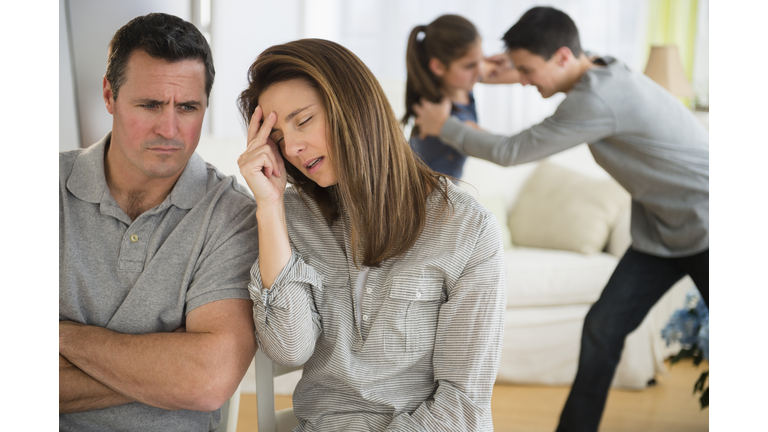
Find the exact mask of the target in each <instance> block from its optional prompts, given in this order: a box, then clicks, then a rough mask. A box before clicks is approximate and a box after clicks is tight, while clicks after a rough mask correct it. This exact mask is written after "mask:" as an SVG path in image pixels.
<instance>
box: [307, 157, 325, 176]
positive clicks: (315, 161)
mask: <svg viewBox="0 0 768 432" xmlns="http://www.w3.org/2000/svg"><path fill="white" fill-rule="evenodd" d="M324 161H325V157H324V156H320V157H319V158H316V159H312V160H311V161H309V163H308V164H307V165H306V166H305V168H306V169H307V173H308V174H314V173H316V172H317V170H319V169H320V165H322V164H323V162H324ZM313 164H314V165H313Z"/></svg>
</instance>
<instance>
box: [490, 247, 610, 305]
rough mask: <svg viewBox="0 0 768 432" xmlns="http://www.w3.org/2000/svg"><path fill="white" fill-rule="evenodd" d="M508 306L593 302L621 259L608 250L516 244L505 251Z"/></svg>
mask: <svg viewBox="0 0 768 432" xmlns="http://www.w3.org/2000/svg"><path fill="white" fill-rule="evenodd" d="M504 259H505V261H506V266H507V284H508V291H507V307H528V306H556V305H569V304H592V303H594V302H595V301H596V300H597V299H598V297H600V293H601V292H602V291H603V288H604V287H605V284H606V283H607V282H608V279H609V278H610V276H611V274H612V273H613V269H614V268H616V265H617V264H618V263H619V259H618V258H617V257H615V256H613V255H610V254H607V253H597V254H592V255H584V254H580V253H576V252H569V251H558V250H549V249H536V248H525V247H515V248H514V249H513V250H510V251H506V252H505V254H504Z"/></svg>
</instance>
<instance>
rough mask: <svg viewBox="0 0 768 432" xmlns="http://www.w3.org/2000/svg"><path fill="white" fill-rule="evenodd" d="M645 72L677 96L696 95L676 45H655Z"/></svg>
mask: <svg viewBox="0 0 768 432" xmlns="http://www.w3.org/2000/svg"><path fill="white" fill-rule="evenodd" d="M645 74H646V75H647V76H648V77H650V78H651V79H652V80H654V81H656V82H657V83H658V84H659V85H660V86H662V87H664V88H665V89H667V90H669V92H670V93H672V94H673V95H675V96H681V97H694V96H695V95H696V94H695V93H694V92H693V88H692V87H691V84H690V83H689V82H688V79H687V78H686V77H685V72H683V64H682V62H681V61H680V54H679V53H678V51H677V46H675V45H664V46H653V47H651V55H650V56H649V57H648V64H647V65H646V66H645Z"/></svg>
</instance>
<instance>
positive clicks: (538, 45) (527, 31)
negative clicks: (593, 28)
mask: <svg viewBox="0 0 768 432" xmlns="http://www.w3.org/2000/svg"><path fill="white" fill-rule="evenodd" d="M502 40H504V44H505V45H506V47H507V50H508V51H510V50H515V49H520V48H522V49H525V50H528V51H530V52H531V53H532V54H535V55H538V56H540V57H542V58H543V59H544V60H549V59H550V58H552V54H554V53H555V52H556V51H557V50H558V49H560V47H568V48H570V50H571V52H572V53H573V55H574V56H575V57H578V56H580V55H581V43H579V30H578V29H577V28H576V24H574V22H573V20H572V19H571V17H569V16H568V15H566V14H565V13H564V12H562V11H559V10H557V9H555V8H552V7H535V8H532V9H529V10H528V12H526V13H524V14H523V16H522V17H520V20H518V21H517V22H516V23H515V25H513V26H512V27H511V28H510V29H509V30H507V33H506V34H505V35H504V37H503V38H502Z"/></svg>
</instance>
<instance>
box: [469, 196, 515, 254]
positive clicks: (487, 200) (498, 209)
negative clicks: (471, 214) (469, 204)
mask: <svg viewBox="0 0 768 432" xmlns="http://www.w3.org/2000/svg"><path fill="white" fill-rule="evenodd" d="M477 200H478V201H479V202H480V204H482V205H483V206H484V207H485V208H487V209H488V210H489V211H490V212H491V213H493V215H494V216H496V220H497V221H498V222H499V226H500V227H501V240H502V241H503V243H504V250H509V249H512V246H513V245H512V235H511V234H510V233H509V219H508V215H507V209H506V206H505V205H504V198H502V197H500V196H492V197H487V196H481V197H479V198H478V199H477Z"/></svg>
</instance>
